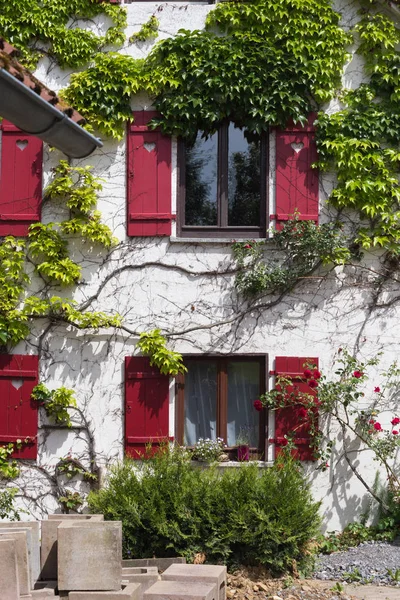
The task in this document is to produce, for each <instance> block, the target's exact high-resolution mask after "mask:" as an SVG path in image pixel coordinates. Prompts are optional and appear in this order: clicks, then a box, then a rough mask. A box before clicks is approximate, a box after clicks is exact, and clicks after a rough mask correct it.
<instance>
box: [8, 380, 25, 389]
mask: <svg viewBox="0 0 400 600" xmlns="http://www.w3.org/2000/svg"><path fill="white" fill-rule="evenodd" d="M11 385H12V386H13V387H14V388H15V389H16V390H19V388H21V387H22V386H23V385H24V380H23V379H11Z"/></svg>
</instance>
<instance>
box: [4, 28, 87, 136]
mask: <svg viewBox="0 0 400 600" xmlns="http://www.w3.org/2000/svg"><path fill="white" fill-rule="evenodd" d="M19 54H20V52H19V50H17V49H16V48H14V46H11V44H9V43H8V42H7V41H6V40H4V39H3V38H1V37H0V67H2V68H3V69H6V70H7V71H8V72H9V73H10V74H11V75H14V77H16V78H17V79H18V80H19V81H21V82H22V83H23V84H24V85H26V87H28V88H30V89H31V90H33V91H34V92H36V93H37V94H38V95H40V96H41V97H42V98H43V100H45V101H46V102H49V104H52V105H53V106H54V107H55V108H57V109H58V110H59V111H60V112H62V113H65V114H66V115H67V116H68V117H69V118H70V119H71V120H72V121H75V123H77V124H78V125H83V124H84V123H85V122H86V121H85V119H84V117H82V115H80V114H79V113H78V112H77V111H76V110H75V109H73V108H72V107H71V106H69V105H68V104H66V103H65V102H63V101H62V100H60V98H58V96H57V94H56V93H55V92H53V90H50V89H49V88H48V87H47V86H46V85H44V83H42V82H41V81H39V79H37V78H36V77H35V76H34V75H32V73H31V72H30V71H28V69H25V67H23V66H22V65H21V63H19V62H18V60H17V57H18V56H19Z"/></svg>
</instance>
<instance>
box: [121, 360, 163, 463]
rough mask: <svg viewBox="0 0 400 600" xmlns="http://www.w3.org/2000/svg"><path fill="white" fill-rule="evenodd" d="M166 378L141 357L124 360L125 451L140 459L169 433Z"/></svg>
mask: <svg viewBox="0 0 400 600" xmlns="http://www.w3.org/2000/svg"><path fill="white" fill-rule="evenodd" d="M168 415H169V377H168V375H162V374H161V373H160V371H159V370H158V369H157V367H151V366H150V360H149V359H148V358H146V357H142V356H139V357H138V356H129V357H126V358H125V451H126V453H127V454H129V455H130V456H131V457H132V458H139V459H140V458H141V457H142V455H143V454H144V453H145V450H146V445H148V444H158V443H159V442H161V441H163V440H166V439H167V438H168V433H169V423H168V421H169V419H168Z"/></svg>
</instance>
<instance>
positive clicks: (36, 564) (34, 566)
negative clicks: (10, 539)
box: [0, 521, 40, 588]
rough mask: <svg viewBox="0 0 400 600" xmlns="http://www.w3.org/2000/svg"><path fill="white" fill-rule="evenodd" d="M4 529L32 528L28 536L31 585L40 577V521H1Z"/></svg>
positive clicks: (0, 523)
mask: <svg viewBox="0 0 400 600" xmlns="http://www.w3.org/2000/svg"><path fill="white" fill-rule="evenodd" d="M2 529H23V530H25V529H30V531H31V535H30V536H29V535H28V536H27V541H28V552H30V569H31V587H32V588H33V587H34V584H35V582H36V581H37V580H38V579H39V574H40V526H39V521H13V522H12V523H6V522H4V521H1V522H0V533H1V530H2Z"/></svg>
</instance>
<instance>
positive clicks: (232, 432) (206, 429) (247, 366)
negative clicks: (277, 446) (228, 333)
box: [176, 356, 266, 454]
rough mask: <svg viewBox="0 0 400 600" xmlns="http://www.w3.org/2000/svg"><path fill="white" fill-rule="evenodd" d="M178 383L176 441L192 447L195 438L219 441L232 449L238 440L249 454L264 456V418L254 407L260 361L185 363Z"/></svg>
mask: <svg viewBox="0 0 400 600" xmlns="http://www.w3.org/2000/svg"><path fill="white" fill-rule="evenodd" d="M185 365H186V367H187V369H188V371H187V373H186V374H185V375H184V376H181V377H180V380H179V381H178V398H177V419H176V439H177V440H178V441H179V443H181V444H184V445H185V446H193V445H194V444H195V443H196V442H197V441H198V439H199V438H209V439H214V440H215V439H216V438H217V437H221V438H223V440H224V441H225V443H226V444H227V446H228V447H233V446H236V444H237V438H238V436H239V435H243V434H245V435H246V437H248V438H249V442H250V446H251V448H252V449H253V451H256V452H258V453H259V454H262V453H263V451H264V429H265V423H264V418H265V415H264V412H262V413H258V412H257V411H255V410H254V407H253V402H254V400H256V399H257V398H258V397H259V395H260V394H261V393H262V392H263V391H265V372H266V357H265V356H262V357H260V356H252V357H249V356H246V357H224V358H222V357H221V358H214V357H193V358H186V359H185Z"/></svg>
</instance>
